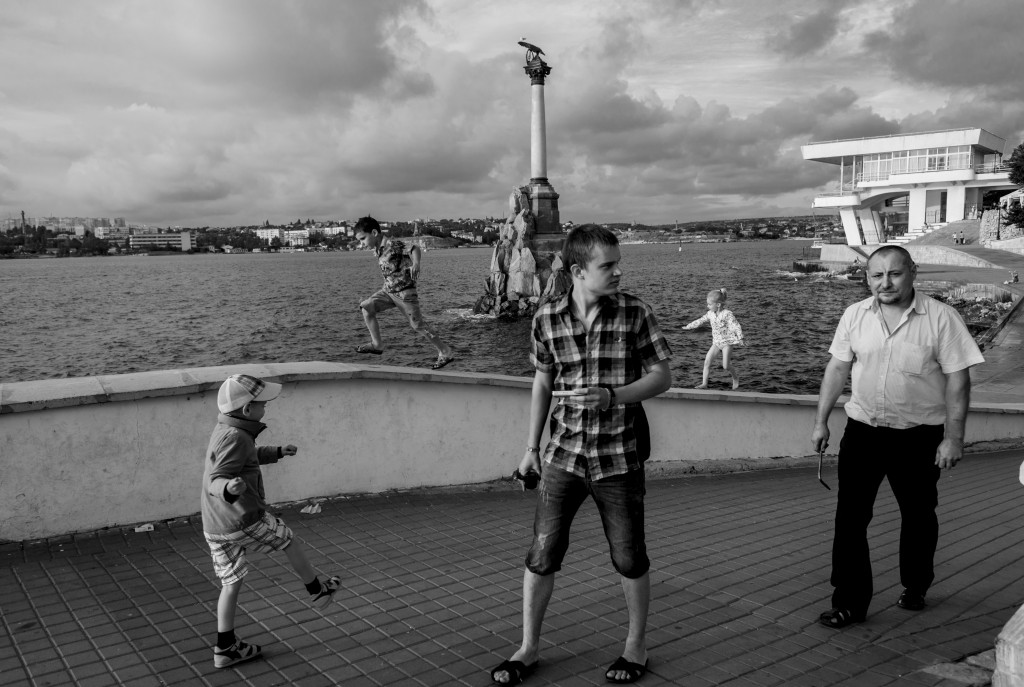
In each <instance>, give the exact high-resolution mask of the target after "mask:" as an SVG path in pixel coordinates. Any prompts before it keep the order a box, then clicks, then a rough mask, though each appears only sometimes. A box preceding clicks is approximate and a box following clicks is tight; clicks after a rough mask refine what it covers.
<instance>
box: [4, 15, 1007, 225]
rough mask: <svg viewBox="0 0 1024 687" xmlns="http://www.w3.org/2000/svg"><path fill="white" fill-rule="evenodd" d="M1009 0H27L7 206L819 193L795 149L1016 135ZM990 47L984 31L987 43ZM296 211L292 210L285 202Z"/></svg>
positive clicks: (226, 219)
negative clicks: (976, 132) (543, 69)
mask: <svg viewBox="0 0 1024 687" xmlns="http://www.w3.org/2000/svg"><path fill="white" fill-rule="evenodd" d="M1019 7H1020V5H1019V2H1015V1H1014V0H977V1H975V2H967V1H966V0H777V1H776V2H772V3H764V2H762V1H761V0H718V1H717V2H691V1H687V0H678V1H675V2H673V1H670V0H631V1H630V2H623V1H620V0H614V1H613V0H587V1H585V2H584V0H565V1H564V2H559V3H535V2H528V1H527V0H508V1H506V2H503V3H500V4H494V3H478V2H469V1H468V0H394V1H392V2H386V3H384V2H380V3H367V2H361V1H360V0H337V1H333V2H316V1H310V2H303V3H296V4H286V3H277V2H265V1H261V0H219V1H218V2H216V3H208V2H202V1H201V0H178V1H176V2H174V3H138V2H131V0H80V2H75V3H66V2H60V1H58V0H39V1H38V2H34V3H15V4H12V5H9V6H7V7H5V21H4V22H3V24H2V25H0V56H2V58H3V59H4V64H5V65H8V66H7V69H6V70H5V79H4V83H3V84H0V219H5V218H7V217H11V218H15V217H17V218H19V219H20V212H21V211H22V210H24V211H26V214H31V215H33V216H73V215H76V214H77V215H82V216H92V217H125V218H128V220H129V221H130V222H132V223H133V224H134V223H137V224H139V225H147V226H149V227H158V226H159V227H167V226H171V227H175V226H183V227H192V226H218V227H228V226H244V225H249V224H258V223H262V222H263V221H264V220H266V219H269V220H270V221H271V222H285V221H293V220H294V218H297V217H303V218H305V217H359V216H362V215H366V214H372V215H374V216H375V217H388V218H390V219H392V220H396V221H411V220H413V219H415V218H417V217H484V216H499V217H500V216H503V215H504V213H505V208H506V206H507V198H508V194H509V192H510V191H511V189H512V187H513V186H514V185H519V184H523V183H526V181H528V177H529V155H530V153H529V150H530V146H529V110H530V86H529V79H528V78H527V77H526V75H525V74H524V73H523V69H522V65H523V50H522V49H521V48H519V47H518V46H517V45H516V41H518V40H519V38H520V37H521V36H525V37H527V39H528V40H529V41H530V42H531V43H534V44H536V45H539V46H541V47H542V48H543V49H544V51H545V53H546V57H547V59H548V62H549V63H550V64H551V66H552V68H553V69H552V73H551V75H550V77H549V78H548V81H547V86H546V101H547V132H548V172H549V177H550V179H551V182H552V184H553V185H554V187H555V189H556V191H557V192H558V193H560V194H561V199H560V201H559V205H560V210H561V215H562V219H563V220H565V221H573V222H576V223H582V222H588V221H594V222H629V221H637V222H641V223H645V224H668V223H672V222H675V221H679V222H686V221H699V220H707V219H735V218H741V217H744V216H748V217H765V216H772V215H795V214H806V213H809V211H810V210H809V208H810V203H811V200H812V198H813V197H814V195H815V191H816V190H819V189H821V188H822V187H823V186H824V185H825V184H826V183H828V182H830V181H833V175H834V170H833V169H830V168H829V166H828V165H823V164H818V163H808V162H804V161H803V160H802V159H801V156H800V152H799V146H800V145H801V144H803V143H808V142H812V141H820V140H830V139H838V138H851V137H861V136H875V135H881V134H887V133H894V132H897V131H903V132H909V131H928V130H936V129H948V128H959V127H982V128H985V129H987V130H989V131H991V132H992V133H995V134H997V135H999V136H1001V137H1003V138H1005V139H1006V141H1007V150H1006V151H1004V152H1006V153H1009V151H1010V150H1011V149H1012V148H1013V147H1014V146H1016V145H1017V144H1018V143H1019V142H1020V141H1021V140H1022V138H1024V85H1022V84H1021V82H1020V80H1019V78H1017V75H1016V72H1017V67H1018V63H1019V47H1018V46H1019V36H1020V35H1021V33H1022V30H1024V13H1021V12H1020V11H1019ZM979 45H984V48H985V49H984V50H980V49H978V46H979ZM288 218H291V219H288Z"/></svg>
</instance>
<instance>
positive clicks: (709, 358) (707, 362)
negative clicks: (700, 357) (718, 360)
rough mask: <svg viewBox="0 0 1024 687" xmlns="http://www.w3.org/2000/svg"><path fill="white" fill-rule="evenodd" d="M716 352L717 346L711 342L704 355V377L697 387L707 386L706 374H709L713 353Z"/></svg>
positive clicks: (715, 353)
mask: <svg viewBox="0 0 1024 687" xmlns="http://www.w3.org/2000/svg"><path fill="white" fill-rule="evenodd" d="M717 354H718V346H716V345H715V344H711V348H709V349H708V354H707V355H706V356H704V379H703V380H702V381H701V383H700V386H698V387H697V388H698V389H707V388H708V375H710V374H711V363H712V361H713V360H714V359H715V355H717Z"/></svg>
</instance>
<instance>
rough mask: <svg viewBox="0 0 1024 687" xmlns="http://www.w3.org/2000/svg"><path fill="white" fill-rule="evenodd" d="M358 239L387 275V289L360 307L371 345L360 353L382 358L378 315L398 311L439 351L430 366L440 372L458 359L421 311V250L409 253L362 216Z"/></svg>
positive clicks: (358, 347)
mask: <svg viewBox="0 0 1024 687" xmlns="http://www.w3.org/2000/svg"><path fill="white" fill-rule="evenodd" d="M355 237H356V238H357V239H359V243H361V244H362V245H363V248H371V249H373V251H374V253H375V254H376V255H377V264H378V265H380V271H381V272H382V273H383V274H384V288H383V289H381V290H380V291H378V292H377V293H375V294H373V295H372V296H370V297H369V298H367V299H366V300H365V301H363V302H362V303H360V304H359V307H360V309H361V310H362V312H363V321H364V322H366V328H367V329H369V330H370V343H368V344H362V345H360V346H357V347H356V352H357V353H370V354H372V355H380V354H381V353H383V352H384V343H383V341H382V339H381V338H380V324H378V323H377V313H379V312H384V311H385V310H388V309H390V308H398V309H399V310H401V311H402V312H403V313H404V314H405V316H406V317H407V318H409V325H410V326H411V327H412V329H413V331H415V332H419V333H420V334H422V335H423V336H425V337H426V338H427V340H428V341H430V343H432V344H433V345H434V348H436V349H437V360H436V361H435V362H434V364H433V365H431V366H430V369H432V370H440V369H441V368H442V367H444V366H445V365H447V364H448V363H450V362H452V361H453V360H455V354H454V352H453V351H452V348H451V346H449V345H448V344H446V343H445V342H444V341H442V340H441V337H439V336H438V335H437V334H435V333H434V330H433V329H431V327H430V325H428V324H427V323H426V321H424V319H423V314H422V313H421V312H420V299H419V296H418V295H417V293H416V279H417V278H418V277H419V274H420V256H421V252H420V247H419V246H416V245H414V246H413V247H412V248H410V249H408V250H406V248H405V244H404V243H403V242H402V241H398V240H397V239H392V238H391V237H389V236H385V235H384V234H383V233H381V230H380V224H379V223H378V222H377V220H375V219H374V218H373V217H369V216H367V217H361V218H359V221H358V222H356V226H355Z"/></svg>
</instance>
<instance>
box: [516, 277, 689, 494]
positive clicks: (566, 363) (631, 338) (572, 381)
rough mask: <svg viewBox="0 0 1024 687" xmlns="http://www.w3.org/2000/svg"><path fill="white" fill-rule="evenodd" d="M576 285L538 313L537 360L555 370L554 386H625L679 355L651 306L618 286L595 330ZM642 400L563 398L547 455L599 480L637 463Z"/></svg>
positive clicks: (534, 346) (551, 463) (559, 465)
mask: <svg viewBox="0 0 1024 687" xmlns="http://www.w3.org/2000/svg"><path fill="white" fill-rule="evenodd" d="M571 298H572V291H571V290H570V291H569V293H567V294H566V295H565V296H564V297H563V298H562V299H560V300H559V301H557V302H554V303H548V304H547V305H545V306H544V307H542V308H541V309H540V310H538V311H537V314H536V315H535V316H534V318H533V337H532V339H531V342H530V360H531V362H532V363H533V365H534V367H536V368H537V369H538V370H539V371H541V372H554V373H555V377H554V389H555V390H566V391H567V390H571V389H581V388H585V387H594V386H609V387H620V386H625V385H626V384H630V383H632V382H635V381H636V380H638V379H640V377H641V376H642V375H643V370H644V368H645V367H647V368H650V367H651V366H652V365H654V364H655V363H658V362H661V361H663V360H668V359H669V358H670V357H671V356H672V351H671V350H670V349H669V346H668V342H667V341H666V340H665V337H664V336H663V335H662V333H661V328H660V327H659V326H658V321H657V319H656V318H655V317H654V312H653V311H652V310H651V308H650V306H649V305H647V304H646V303H644V302H643V301H642V300H640V299H639V298H637V297H636V296H631V295H629V294H627V293H622V292H619V293H617V294H615V295H614V296H607V297H604V298H603V299H602V302H601V310H600V313H599V314H598V316H597V317H596V318H595V320H594V323H593V325H592V326H591V327H590V331H589V332H588V331H586V330H585V329H584V327H583V323H582V322H580V320H579V319H578V318H577V317H576V316H575V315H573V314H572V309H571V308H570V307H569V304H570V299H571ZM637 405H638V404H635V403H627V404H618V405H615V406H612V407H611V408H608V409H607V410H597V409H596V408H583V407H581V406H578V405H574V404H570V403H563V404H557V405H556V406H555V409H554V412H553V413H552V415H551V440H550V441H549V442H548V446H547V448H546V449H545V452H544V462H545V463H546V464H547V465H549V466H554V467H557V468H560V469H562V470H566V471H568V472H572V473H574V474H576V475H579V476H581V477H584V476H586V475H587V474H588V473H589V475H590V478H591V479H593V480H599V479H603V478H605V477H611V476H613V475H621V474H625V473H626V472H629V471H630V470H637V469H639V468H640V467H642V466H641V461H640V458H639V456H638V455H637V451H636V437H635V436H634V434H633V415H634V413H635V409H636V407H637Z"/></svg>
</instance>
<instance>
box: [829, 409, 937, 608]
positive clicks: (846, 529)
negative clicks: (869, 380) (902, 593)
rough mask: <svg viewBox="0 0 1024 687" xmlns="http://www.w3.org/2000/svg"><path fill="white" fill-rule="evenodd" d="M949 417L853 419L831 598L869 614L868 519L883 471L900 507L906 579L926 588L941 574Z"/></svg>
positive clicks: (846, 439) (845, 446)
mask: <svg viewBox="0 0 1024 687" xmlns="http://www.w3.org/2000/svg"><path fill="white" fill-rule="evenodd" d="M942 436H943V426H942V425H919V426H917V427H912V428H910V429H890V428H888V427H872V426H870V425H866V424H864V423H863V422H857V421H856V420H850V421H849V422H848V423H847V425H846V433H845V434H844V435H843V440H842V442H841V443H840V444H839V500H838V503H837V505H836V532H835V539H834V540H833V542H832V580H831V581H832V586H833V587H835V591H834V592H833V594H832V605H833V606H834V607H836V608H846V609H849V610H850V611H851V612H852V613H853V614H854V615H855V616H857V615H865V614H866V613H867V610H868V605H869V604H870V603H871V595H872V593H873V592H874V588H873V586H872V574H871V553H870V550H869V549H868V524H869V523H870V522H871V517H872V515H873V513H874V507H875V496H876V495H877V494H878V487H879V486H880V485H881V484H882V480H883V479H884V478H888V479H889V486H890V487H891V488H892V492H893V495H894V496H895V497H896V502H897V503H898V504H899V507H900V515H901V517H902V524H901V527H900V582H902V584H903V586H904V587H906V588H908V589H913V590H914V591H917V592H920V593H921V594H924V593H925V592H927V591H928V588H929V587H930V586H931V584H932V580H934V579H935V570H934V559H935V547H936V545H937V544H938V540H939V520H938V518H937V517H936V515H935V507H936V506H937V505H938V501H939V497H938V482H939V473H940V470H939V468H938V466H936V465H935V451H936V449H938V447H939V444H940V443H941V442H942Z"/></svg>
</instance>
